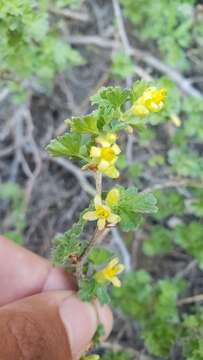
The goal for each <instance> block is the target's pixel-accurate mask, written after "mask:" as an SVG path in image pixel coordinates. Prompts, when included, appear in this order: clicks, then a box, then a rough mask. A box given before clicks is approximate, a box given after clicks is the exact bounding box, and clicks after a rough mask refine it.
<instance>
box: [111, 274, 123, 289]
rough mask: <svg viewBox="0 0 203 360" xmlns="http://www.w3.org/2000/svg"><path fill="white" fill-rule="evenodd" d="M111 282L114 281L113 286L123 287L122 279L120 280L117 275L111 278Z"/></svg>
mask: <svg viewBox="0 0 203 360" xmlns="http://www.w3.org/2000/svg"><path fill="white" fill-rule="evenodd" d="M111 282H112V284H113V286H115V287H121V281H120V280H119V278H118V277H117V276H115V277H113V278H112V279H111Z"/></svg>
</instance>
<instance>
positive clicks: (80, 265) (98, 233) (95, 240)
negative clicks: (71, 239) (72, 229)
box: [76, 171, 110, 281]
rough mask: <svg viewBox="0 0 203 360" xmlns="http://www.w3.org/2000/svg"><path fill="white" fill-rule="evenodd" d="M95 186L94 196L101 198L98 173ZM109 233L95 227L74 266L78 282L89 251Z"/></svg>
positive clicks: (100, 175)
mask: <svg viewBox="0 0 203 360" xmlns="http://www.w3.org/2000/svg"><path fill="white" fill-rule="evenodd" d="M95 186H96V195H98V196H101V194H102V173H101V172H100V171H97V172H96V173H95ZM109 231H110V228H105V229H103V230H101V231H100V230H98V228H97V227H96V229H95V232H94V235H93V237H92V238H91V240H90V242H89V244H88V245H87V247H86V248H85V250H84V252H83V253H82V254H81V256H80V258H79V260H78V263H77V265H76V278H77V280H78V281H79V280H80V278H81V275H82V268H83V265H84V264H85V262H86V260H87V258H88V255H89V254H90V252H91V250H92V249H93V248H94V246H95V245H96V244H99V243H101V242H102V241H103V239H104V238H105V237H106V235H107V234H108V232H109Z"/></svg>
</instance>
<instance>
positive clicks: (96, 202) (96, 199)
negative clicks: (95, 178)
mask: <svg viewBox="0 0 203 360" xmlns="http://www.w3.org/2000/svg"><path fill="white" fill-rule="evenodd" d="M98 205H102V199H101V196H99V195H96V196H95V197H94V206H95V208H96V207H97V206H98Z"/></svg>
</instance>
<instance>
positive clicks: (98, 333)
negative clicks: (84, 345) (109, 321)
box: [92, 324, 105, 347]
mask: <svg viewBox="0 0 203 360" xmlns="http://www.w3.org/2000/svg"><path fill="white" fill-rule="evenodd" d="M104 335H105V329H104V325H103V324H99V325H98V326H97V330H96V332H95V334H94V336H93V339H92V342H93V345H94V347H97V346H98V345H99V344H100V342H101V338H102V337H103V336H104Z"/></svg>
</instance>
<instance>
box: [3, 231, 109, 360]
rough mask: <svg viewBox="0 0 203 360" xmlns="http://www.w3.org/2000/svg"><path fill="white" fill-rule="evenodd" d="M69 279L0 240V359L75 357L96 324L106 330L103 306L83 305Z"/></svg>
mask: <svg viewBox="0 0 203 360" xmlns="http://www.w3.org/2000/svg"><path fill="white" fill-rule="evenodd" d="M75 289H76V286H75V283H74V279H73V278H72V277H71V275H69V274H67V273H65V272H64V270H62V269H57V268H53V267H52V265H51V264H50V263H49V262H48V261H47V260H45V259H43V258H41V257H39V256H37V255H35V254H33V253H31V252H30V251H28V250H26V249H24V248H21V247H19V246H17V245H15V244H14V243H12V242H11V241H8V240H6V239H4V238H2V237H0V359H1V360H70V359H78V358H79V357H80V355H81V354H82V353H83V352H84V351H85V349H87V348H88V346H89V345H90V343H91V340H92V337H93V335H94V333H95V331H96V328H97V325H98V323H102V324H103V325H104V328H105V337H106V336H108V335H109V333H110V331H111V328H112V314H111V311H110V310H109V308H108V307H107V306H101V305H99V303H98V302H97V301H95V302H94V304H89V303H83V302H82V301H81V300H79V298H78V297H77V295H76V292H75Z"/></svg>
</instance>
